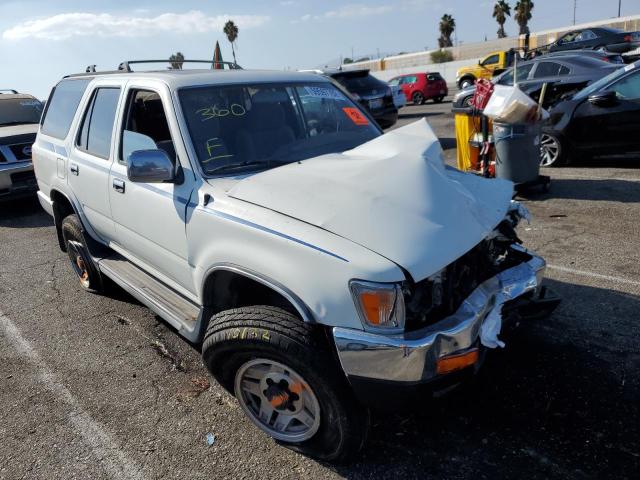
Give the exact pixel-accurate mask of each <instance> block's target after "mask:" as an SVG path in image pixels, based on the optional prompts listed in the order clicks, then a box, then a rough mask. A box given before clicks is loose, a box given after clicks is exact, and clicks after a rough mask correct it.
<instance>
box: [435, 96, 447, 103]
mask: <svg viewBox="0 0 640 480" xmlns="http://www.w3.org/2000/svg"><path fill="white" fill-rule="evenodd" d="M442 100H444V97H435V98H434V99H433V103H442Z"/></svg>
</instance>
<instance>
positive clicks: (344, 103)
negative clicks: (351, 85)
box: [33, 70, 557, 461]
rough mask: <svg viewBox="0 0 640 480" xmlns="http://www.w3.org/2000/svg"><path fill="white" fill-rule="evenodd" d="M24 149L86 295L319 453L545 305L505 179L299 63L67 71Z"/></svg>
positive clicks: (279, 435)
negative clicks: (454, 160) (175, 337)
mask: <svg viewBox="0 0 640 480" xmlns="http://www.w3.org/2000/svg"><path fill="white" fill-rule="evenodd" d="M33 156H34V164H35V170H36V176H37V180H38V185H39V189H40V190H39V192H38V195H39V198H40V201H41V203H42V206H43V207H44V208H45V210H47V212H49V213H50V214H51V215H53V217H54V219H55V225H56V228H57V232H58V240H59V243H60V248H61V249H62V250H64V251H66V252H67V253H68V254H69V258H70V260H71V265H72V267H73V269H74V271H75V272H76V273H77V275H78V278H79V280H80V284H81V286H82V287H83V288H85V289H87V290H92V291H99V290H101V289H102V288H103V279H104V277H109V278H110V279H111V280H113V281H114V282H115V283H117V284H119V285H120V286H122V287H123V288H124V289H126V290H127V291H128V292H129V293H131V294H132V295H133V296H135V297H136V298H138V299H139V300H140V301H141V302H143V303H144V304H146V305H147V306H148V307H149V308H151V309H152V310H153V311H154V312H156V313H157V314H158V315H159V316H161V317H162V318H163V319H165V320H166V321H167V322H168V323H169V324H170V325H172V326H174V327H175V328H176V329H177V330H178V332H179V333H180V334H181V335H184V336H185V337H186V338H187V339H189V340H190V341H192V342H196V343H201V344H202V354H203V358H204V361H205V363H206V365H207V367H208V369H209V370H210V372H211V373H212V375H213V376H214V377H215V378H216V379H217V380H218V381H219V382H220V384H222V385H223V386H224V387H226V388H227V389H228V390H229V391H230V392H232V393H233V394H234V395H235V396H236V397H237V399H238V401H239V404H240V406H241V407H242V409H243V410H244V411H245V412H246V414H247V416H248V417H249V418H250V419H251V420H252V421H253V422H254V423H255V424H256V425H257V426H258V427H259V428H261V429H262V430H263V431H265V432H266V433H268V434H269V435H271V436H272V437H274V438H275V439H277V440H278V441H280V442H282V443H284V444H287V445H288V446H290V447H292V448H295V449H297V450H299V451H302V452H305V453H307V454H309V455H312V456H315V457H317V458H321V459H324V460H330V461H337V460H341V459H344V458H347V457H348V456H349V455H350V454H352V453H354V452H355V451H357V450H358V449H359V448H360V447H361V446H362V443H363V441H364V439H365V435H366V432H367V427H368V418H369V415H368V411H369V410H368V408H366V407H368V406H378V407H379V406H384V407H387V408H388V407H390V406H391V405H395V404H396V403H397V402H398V401H400V400H408V399H409V398H411V395H410V393H412V392H413V391H414V390H422V387H425V386H426V387H428V388H429V391H433V390H437V389H442V388H444V387H449V386H450V385H451V384H454V383H458V382H460V381H461V379H462V377H464V376H465V375H466V373H469V372H474V371H475V370H477V368H478V367H479V365H480V363H481V361H482V358H483V353H484V352H485V351H486V348H487V347H495V346H496V345H499V344H501V340H500V339H499V338H498V333H499V332H500V327H501V322H502V320H503V319H505V320H506V319H507V318H509V319H511V318H519V314H520V313H527V314H528V315H529V314H532V313H536V314H544V313H549V312H550V311H551V310H553V308H554V307H555V305H556V303H557V300H556V299H555V298H554V297H551V296H550V295H549V294H548V293H547V292H546V290H545V289H544V287H541V284H540V283H541V280H542V273H543V270H544V265H545V264H544V261H543V260H542V259H541V258H540V257H538V256H536V255H534V254H533V253H531V252H528V251H527V250H525V249H524V248H522V247H520V246H519V245H518V240H517V237H516V234H515V232H514V227H515V226H516V224H517V222H518V219H519V217H520V216H521V215H522V214H523V213H524V209H523V208H522V207H521V206H519V205H518V204H516V203H513V202H512V201H511V197H512V194H513V185H512V184H511V183H510V182H507V181H503V180H488V179H483V178H478V177H476V176H473V175H469V174H464V173H462V172H460V171H457V170H455V169H452V168H449V167H447V166H445V164H444V162H443V159H442V152H441V149H440V146H439V143H438V140H437V138H436V137H435V135H434V134H433V132H432V131H431V129H430V128H429V126H428V125H427V123H426V122H425V121H424V120H421V121H419V122H416V123H414V124H412V125H409V126H406V127H404V128H400V129H398V130H395V131H393V132H391V133H387V134H383V132H382V131H381V130H380V129H379V128H378V127H377V126H376V124H375V122H374V121H373V119H372V118H371V117H370V116H369V114H368V113H367V112H365V111H363V110H362V109H361V108H360V107H359V106H358V104H357V103H356V102H355V101H354V100H353V99H352V98H351V97H350V96H349V94H348V93H346V92H345V91H344V90H342V89H341V87H340V86H338V85H336V84H334V83H333V82H332V81H331V80H329V79H327V78H325V77H323V76H320V75H316V74H313V73H289V72H263V71H247V70H230V71H220V70H184V71H170V70H169V71H168V70H164V71H156V72H141V73H136V72H128V71H123V72H113V73H106V74H99V73H88V74H80V75H73V76H69V77H66V78H64V79H63V80H62V81H61V82H60V83H58V85H57V86H56V87H55V88H54V89H53V92H52V94H51V96H50V100H49V102H48V104H47V108H46V111H45V113H44V116H43V119H42V122H41V126H40V131H39V133H38V137H37V140H36V143H35V145H34V148H33Z"/></svg>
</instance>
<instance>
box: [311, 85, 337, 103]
mask: <svg viewBox="0 0 640 480" xmlns="http://www.w3.org/2000/svg"><path fill="white" fill-rule="evenodd" d="M304 89H305V90H306V91H307V93H308V94H309V95H311V96H312V97H317V98H332V99H334V100H344V99H345V96H344V95H343V94H342V93H341V92H339V91H338V90H336V89H335V88H324V87H304Z"/></svg>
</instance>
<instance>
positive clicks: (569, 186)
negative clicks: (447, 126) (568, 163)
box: [443, 147, 640, 203]
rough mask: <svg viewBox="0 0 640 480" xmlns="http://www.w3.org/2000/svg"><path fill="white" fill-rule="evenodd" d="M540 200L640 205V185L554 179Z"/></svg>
mask: <svg viewBox="0 0 640 480" xmlns="http://www.w3.org/2000/svg"><path fill="white" fill-rule="evenodd" d="M443 148H444V147H443ZM539 198H540V199H541V200H544V199H548V198H566V199H572V200H591V201H603V202H607V201H609V202H622V203H639V202H640V183H639V182H636V181H627V180H584V179H566V178H552V179H551V188H550V191H549V192H548V193H545V194H544V195H540V196H539Z"/></svg>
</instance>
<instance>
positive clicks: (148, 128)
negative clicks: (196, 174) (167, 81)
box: [118, 90, 176, 164]
mask: <svg viewBox="0 0 640 480" xmlns="http://www.w3.org/2000/svg"><path fill="white" fill-rule="evenodd" d="M120 145H121V146H120V155H119V158H118V161H119V162H120V163H123V164H126V163H127V158H128V157H129V155H131V153H132V152H134V151H136V150H152V149H159V150H164V151H165V153H166V154H167V156H168V157H169V159H170V160H171V161H172V162H173V163H174V164H175V161H176V150H175V146H174V143H173V140H172V138H171V133H170V131H169V123H168V122H167V117H166V115H165V110H164V107H163V105H162V99H161V98H160V95H158V94H157V93H156V92H153V91H151V90H132V91H130V92H129V100H128V102H127V111H126V116H125V119H124V125H123V129H122V139H121V142H120Z"/></svg>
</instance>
